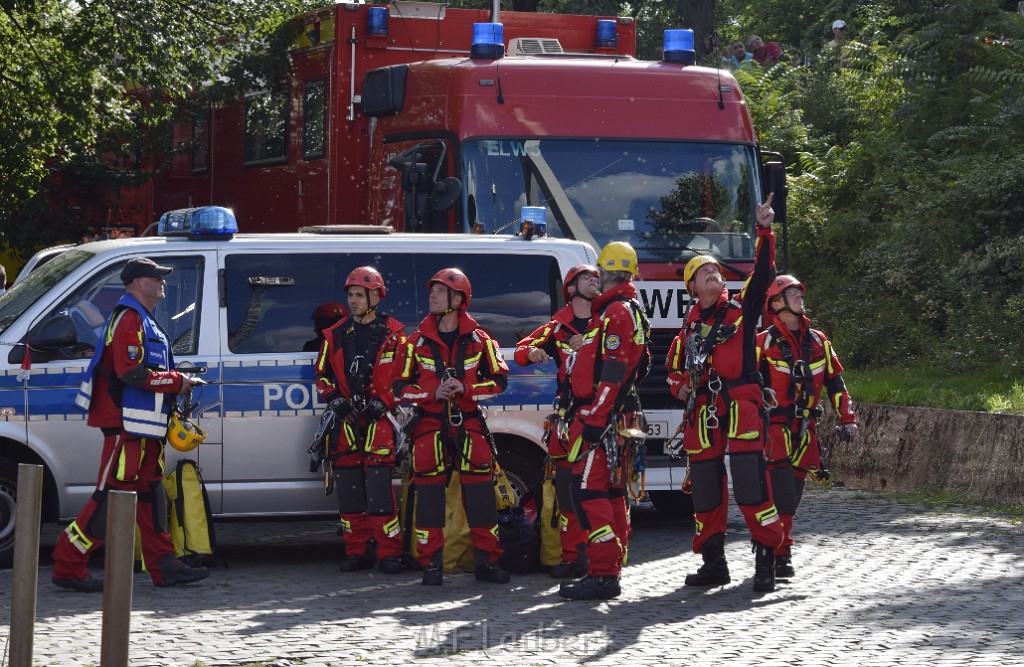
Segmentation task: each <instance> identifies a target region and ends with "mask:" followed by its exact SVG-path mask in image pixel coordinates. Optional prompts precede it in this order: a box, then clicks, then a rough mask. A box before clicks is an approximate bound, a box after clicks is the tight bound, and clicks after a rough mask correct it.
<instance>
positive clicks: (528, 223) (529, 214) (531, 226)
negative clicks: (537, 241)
mask: <svg viewBox="0 0 1024 667" xmlns="http://www.w3.org/2000/svg"><path fill="white" fill-rule="evenodd" d="M519 229H520V230H521V233H522V235H523V238H525V239H527V240H529V239H530V237H532V236H538V237H540V236H547V233H548V210H547V209H546V208H544V207H543V206H524V207H523V208H522V209H521V210H520V211H519Z"/></svg>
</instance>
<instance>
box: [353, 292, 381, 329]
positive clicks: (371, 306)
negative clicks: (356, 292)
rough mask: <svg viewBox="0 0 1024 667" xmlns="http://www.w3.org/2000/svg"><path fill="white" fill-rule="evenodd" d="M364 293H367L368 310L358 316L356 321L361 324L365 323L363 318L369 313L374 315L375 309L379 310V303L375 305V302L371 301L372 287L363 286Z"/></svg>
mask: <svg viewBox="0 0 1024 667" xmlns="http://www.w3.org/2000/svg"><path fill="white" fill-rule="evenodd" d="M363 294H365V295H366V312H365V313H363V314H362V315H360V316H359V317H357V318H356V322H358V323H359V324H362V323H363V320H365V319H366V316H367V315H372V314H373V311H375V310H377V305H379V304H377V305H374V303H373V302H372V301H370V289H369V288H368V287H363Z"/></svg>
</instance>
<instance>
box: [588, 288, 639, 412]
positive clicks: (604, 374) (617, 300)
mask: <svg viewBox="0 0 1024 667" xmlns="http://www.w3.org/2000/svg"><path fill="white" fill-rule="evenodd" d="M630 302H632V303H630ZM593 310H594V315H593V317H591V318H590V327H591V330H590V331H589V332H588V335H587V340H586V341H584V343H583V345H582V346H581V347H580V348H579V349H578V350H577V351H576V364H575V366H574V367H573V370H572V374H571V375H570V382H571V385H572V394H573V396H574V397H575V399H576V403H577V405H581V406H583V407H581V408H580V409H579V411H578V412H577V416H578V417H579V419H580V421H582V422H583V424H584V425H587V426H596V427H603V426H606V425H607V424H608V423H609V421H610V420H611V418H612V416H613V415H612V411H613V410H614V409H615V407H616V402H617V400H618V398H619V394H620V393H621V391H622V390H623V389H624V388H626V387H627V385H628V384H630V383H635V382H637V378H636V376H635V372H636V370H637V366H638V365H639V364H640V362H641V360H642V359H643V357H644V355H649V352H648V350H647V331H646V330H645V329H646V328H647V325H646V320H645V319H644V315H643V308H642V307H640V305H639V303H637V302H636V286H635V285H633V283H631V282H629V283H621V284H619V285H616V286H615V287H613V288H612V289H610V290H608V291H607V292H604V293H603V294H601V295H600V296H598V297H597V298H596V299H594V303H593Z"/></svg>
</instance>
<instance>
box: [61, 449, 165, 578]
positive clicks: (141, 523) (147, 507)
mask: <svg viewBox="0 0 1024 667" xmlns="http://www.w3.org/2000/svg"><path fill="white" fill-rule="evenodd" d="M163 469H164V443H163V441H162V440H156V439H153V438H140V437H138V436H134V435H130V434H128V433H124V432H122V433H121V434H120V435H108V436H105V437H104V438H103V454H102V456H101V457H100V472H99V476H98V478H97V481H96V491H95V492H94V493H93V495H92V498H90V499H89V500H88V501H87V502H86V503H85V507H83V508H82V511H81V512H79V513H78V517H76V518H75V520H74V521H73V522H71V524H69V525H68V527H67V528H66V529H65V530H64V532H63V533H61V535H60V537H59V538H58V539H57V546H55V547H54V548H53V560H54V565H53V577H54V578H55V579H84V578H86V577H87V576H89V570H88V568H87V567H86V565H87V564H88V562H89V557H90V556H91V555H92V553H93V552H94V551H96V549H97V548H98V547H100V546H102V545H103V541H104V539H105V538H106V532H107V531H106V523H107V494H108V492H109V491H110V490H117V491H134V492H135V493H136V494H137V499H136V500H137V502H136V506H135V525H136V527H137V528H138V532H139V537H140V540H141V542H142V565H143V568H144V569H145V570H146V571H147V572H149V575H150V577H152V579H153V583H155V584H159V583H160V582H161V581H163V574H162V573H161V572H160V569H159V567H158V563H159V562H160V558H161V557H162V556H165V555H167V554H172V555H173V554H174V545H173V544H172V543H171V536H170V535H169V534H168V533H167V501H166V498H167V496H166V495H165V492H164V488H163Z"/></svg>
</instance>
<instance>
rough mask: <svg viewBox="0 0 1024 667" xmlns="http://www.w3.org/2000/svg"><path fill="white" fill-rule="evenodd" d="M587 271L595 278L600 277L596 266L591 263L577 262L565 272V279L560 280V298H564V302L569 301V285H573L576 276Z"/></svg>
mask: <svg viewBox="0 0 1024 667" xmlns="http://www.w3.org/2000/svg"><path fill="white" fill-rule="evenodd" d="M587 273H589V274H590V275H592V276H594V277H595V278H600V277H601V274H600V273H598V271H597V267H596V266H594V265H593V264H577V265H576V266H574V267H572V268H571V269H569V271H568V272H567V273H566V274H565V280H563V281H562V298H563V299H565V302H566V303H569V286H570V285H574V284H575V283H576V279H577V278H579V277H580V276H581V275H584V274H587Z"/></svg>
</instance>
